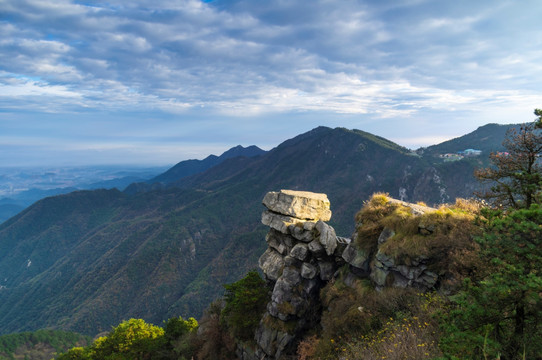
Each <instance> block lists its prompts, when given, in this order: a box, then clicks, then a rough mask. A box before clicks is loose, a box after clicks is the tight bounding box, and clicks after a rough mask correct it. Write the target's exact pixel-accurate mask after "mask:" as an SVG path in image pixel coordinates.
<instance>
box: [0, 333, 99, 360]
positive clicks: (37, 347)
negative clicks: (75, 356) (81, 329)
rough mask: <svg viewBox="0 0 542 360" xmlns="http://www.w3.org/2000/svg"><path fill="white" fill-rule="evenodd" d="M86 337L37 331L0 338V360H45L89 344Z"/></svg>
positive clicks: (75, 334)
mask: <svg viewBox="0 0 542 360" xmlns="http://www.w3.org/2000/svg"><path fill="white" fill-rule="evenodd" d="M90 341H91V339H90V338H89V337H88V336H83V335H80V334H77V333H73V332H66V331H60V330H38V331H34V332H23V333H16V334H8V335H2V336H0V359H1V360H15V359H27V358H28V359H36V360H37V359H46V360H49V359H50V358H51V357H52V356H53V354H54V353H56V352H62V351H66V350H67V349H69V348H71V347H73V346H81V345H86V344H88V343H90Z"/></svg>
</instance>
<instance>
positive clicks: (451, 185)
mask: <svg viewBox="0 0 542 360" xmlns="http://www.w3.org/2000/svg"><path fill="white" fill-rule="evenodd" d="M459 163H461V162H457V163H449V164H441V165H439V166H433V165H432V163H431V162H430V161H428V160H426V159H424V158H422V157H419V156H414V155H413V154H412V153H411V152H410V151H409V150H408V149H405V148H402V147H400V146H399V145H397V144H394V143H392V142H390V141H388V140H386V139H383V138H380V137H377V136H374V135H372V134H368V133H365V132H362V131H358V130H346V129H342V128H336V129H330V128H325V127H320V128H316V129H314V130H312V131H310V132H308V133H305V134H302V135H299V136H297V137H295V138H293V139H290V140H288V141H285V142H284V143H282V144H281V145H279V146H277V147H276V148H275V149H272V150H271V151H269V152H267V153H265V154H262V155H260V156H256V157H235V158H230V159H227V160H224V161H223V162H221V163H220V164H218V165H216V166H214V167H211V168H209V169H208V170H207V171H204V172H202V173H198V174H195V175H192V176H188V177H184V178H182V179H180V180H178V181H169V182H170V184H169V187H166V188H161V189H157V190H151V191H139V192H133V193H131V192H125V193H121V192H119V191H116V190H108V191H106V190H97V191H81V192H75V193H71V194H67V195H61V196H57V197H53V198H47V199H44V200H42V201H40V202H38V203H36V204H35V205H33V206H31V207H30V208H28V209H27V210H25V211H24V212H22V213H21V214H19V215H18V216H16V217H14V218H12V219H10V220H9V221H7V222H6V223H4V224H2V225H1V226H0V280H1V282H0V285H1V286H2V288H1V290H0V333H9V332H14V331H24V330H33V329H38V328H43V327H46V326H52V327H57V328H62V329H66V330H68V329H69V330H76V331H79V332H82V333H85V334H89V335H95V334H96V333H98V332H100V331H104V330H109V329H110V328H111V326H113V325H116V324H118V323H119V322H120V321H122V320H123V319H127V318H130V317H137V318H143V319H145V320H147V321H150V322H153V323H156V324H159V323H161V321H162V320H164V319H167V318H169V317H172V316H179V315H182V316H183V317H185V318H186V317H188V316H195V317H198V316H199V315H200V314H201V311H202V310H203V309H204V308H205V307H206V306H207V305H208V304H209V302H210V301H212V300H213V299H214V298H216V297H217V296H218V295H220V294H221V292H222V290H223V288H222V284H224V283H228V282H232V281H235V280H236V279H238V278H239V277H240V276H242V275H243V274H245V273H246V271H247V270H249V269H251V268H255V267H256V264H257V259H258V257H259V256H260V255H261V254H262V252H263V250H264V249H265V247H266V243H265V240H264V237H265V232H266V230H265V227H264V226H263V225H261V224H260V215H261V211H262V207H261V203H260V202H261V199H262V198H263V196H264V195H265V194H266V193H267V192H268V191H272V190H278V189H281V188H288V189H299V190H306V191H313V192H320V193H326V194H328V196H329V199H330V201H331V203H332V204H333V208H332V211H333V217H332V219H331V221H330V224H331V225H333V226H334V227H335V229H336V230H337V232H338V234H339V235H342V236H350V234H351V233H352V231H353V228H354V221H353V216H354V214H355V212H356V211H357V210H358V209H359V208H360V207H361V205H362V203H363V201H365V200H366V199H368V198H369V196H370V195H371V194H372V193H374V192H378V191H380V192H388V193H390V195H392V196H394V197H397V198H403V199H404V200H408V201H411V202H415V201H425V202H426V203H428V204H435V203H439V202H442V201H447V200H448V199H455V197H458V196H463V197H468V196H470V195H471V190H472V189H473V188H474V186H475V184H476V181H475V180H474V178H473V176H472V169H473V168H472V167H473V166H474V165H473V164H472V163H465V164H464V165H461V166H462V168H461V171H462V173H461V174H466V175H461V176H459V177H458V172H457V171H456V170H454V169H453V167H454V166H458V165H457V164H459ZM450 169H452V170H450Z"/></svg>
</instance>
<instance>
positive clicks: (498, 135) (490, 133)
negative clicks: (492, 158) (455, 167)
mask: <svg viewBox="0 0 542 360" xmlns="http://www.w3.org/2000/svg"><path fill="white" fill-rule="evenodd" d="M520 126H521V125H520V124H511V125H499V124H487V125H484V126H480V127H479V128H478V129H476V130H475V131H473V132H471V133H469V134H467V135H463V136H460V137H458V138H455V139H451V140H448V141H445V142H443V143H440V144H438V145H432V146H429V147H427V148H425V149H424V154H426V155H438V154H445V153H456V152H458V151H462V150H465V149H469V148H471V149H476V150H482V152H483V153H486V154H488V155H489V154H490V153H491V152H492V151H503V150H504V147H503V145H502V142H503V139H504V137H505V135H506V132H507V131H508V130H510V129H513V128H519V127H520Z"/></svg>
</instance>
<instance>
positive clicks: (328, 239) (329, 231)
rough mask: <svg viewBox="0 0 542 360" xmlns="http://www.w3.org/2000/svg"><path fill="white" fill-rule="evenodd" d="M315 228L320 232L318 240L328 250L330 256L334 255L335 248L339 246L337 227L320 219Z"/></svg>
mask: <svg viewBox="0 0 542 360" xmlns="http://www.w3.org/2000/svg"><path fill="white" fill-rule="evenodd" d="M315 229H316V231H318V233H319V234H320V235H319V237H318V240H319V241H320V244H322V246H323V247H324V249H325V250H326V254H327V255H328V256H329V255H332V254H333V252H334V251H335V248H337V235H336V234H335V229H333V228H332V227H331V226H329V225H328V224H326V223H325V222H323V221H318V222H317V223H316V226H315Z"/></svg>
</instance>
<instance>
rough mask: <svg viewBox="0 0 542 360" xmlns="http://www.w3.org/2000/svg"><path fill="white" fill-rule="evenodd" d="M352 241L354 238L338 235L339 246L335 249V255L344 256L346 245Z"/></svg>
mask: <svg viewBox="0 0 542 360" xmlns="http://www.w3.org/2000/svg"><path fill="white" fill-rule="evenodd" d="M351 242H352V239H349V238H345V237H341V236H337V248H336V249H335V252H334V253H333V255H335V256H339V257H342V255H343V252H344V249H346V247H347V246H348V245H350V243H351Z"/></svg>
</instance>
